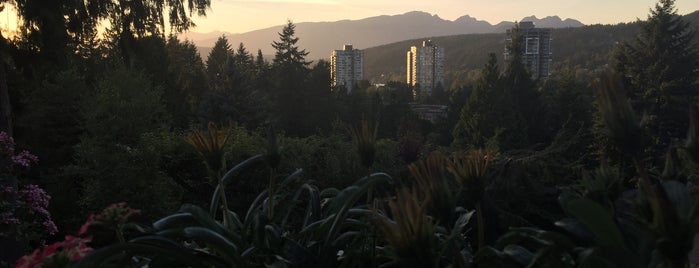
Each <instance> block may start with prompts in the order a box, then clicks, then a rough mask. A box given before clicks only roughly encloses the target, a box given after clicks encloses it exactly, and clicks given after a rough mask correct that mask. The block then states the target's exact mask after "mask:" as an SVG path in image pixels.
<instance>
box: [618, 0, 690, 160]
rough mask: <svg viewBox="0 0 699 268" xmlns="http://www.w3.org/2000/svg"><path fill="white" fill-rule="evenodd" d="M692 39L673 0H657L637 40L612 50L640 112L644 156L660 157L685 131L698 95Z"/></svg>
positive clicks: (635, 107) (636, 107) (635, 106)
mask: <svg viewBox="0 0 699 268" xmlns="http://www.w3.org/2000/svg"><path fill="white" fill-rule="evenodd" d="M693 38H694V31H693V30H692V28H691V27H690V25H689V23H687V22H685V21H683V20H682V17H681V16H679V15H678V14H677V10H676V9H675V5H674V1H673V0H660V1H659V2H658V3H657V4H656V5H655V8H653V9H651V10H650V14H649V16H648V20H647V21H644V22H642V26H641V32H640V33H639V34H638V35H637V36H636V38H635V39H633V40H632V41H631V42H626V43H623V44H622V45H621V46H620V47H619V49H618V50H617V51H616V54H615V59H616V64H615V69H616V71H617V72H619V73H621V74H622V75H623V77H624V78H625V80H626V84H627V85H628V87H629V89H630V97H631V100H632V104H633V106H634V109H635V110H636V111H637V112H638V114H642V115H644V116H643V118H642V121H643V126H644V129H645V132H646V134H647V135H648V139H647V141H648V142H649V144H647V145H648V146H646V148H649V149H648V150H647V152H646V153H647V154H646V156H647V157H650V156H653V157H654V158H656V159H658V158H660V157H659V156H660V155H663V153H664V151H665V150H666V149H667V147H668V146H669V145H671V143H672V142H673V141H675V140H678V139H680V138H682V137H684V135H685V133H686V132H687V126H688V107H689V106H690V104H692V103H693V102H694V101H695V97H696V96H697V93H699V87H698V86H697V84H696V81H697V78H699V73H698V72H699V54H698V52H697V46H696V45H695V43H693Z"/></svg>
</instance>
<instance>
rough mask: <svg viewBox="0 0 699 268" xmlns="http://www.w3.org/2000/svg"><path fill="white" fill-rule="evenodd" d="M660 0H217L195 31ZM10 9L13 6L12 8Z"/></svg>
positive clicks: (496, 18)
mask: <svg viewBox="0 0 699 268" xmlns="http://www.w3.org/2000/svg"><path fill="white" fill-rule="evenodd" d="M656 3H657V0H211V10H209V11H208V12H207V16H206V17H195V18H194V21H195V23H196V24H197V27H196V28H195V29H193V30H192V31H193V32H201V33H207V32H212V31H225V32H230V33H244V32H248V31H253V30H257V29H263V28H267V27H272V26H276V25H282V24H285V23H286V21H287V19H290V20H292V21H293V22H295V23H300V22H319V21H337V20H344V19H350V20H357V19H363V18H367V17H373V16H379V15H397V14H403V13H406V12H409V11H424V12H428V13H430V14H433V15H438V16H439V17H440V18H443V19H447V20H455V19H457V18H459V17H461V16H463V15H469V16H471V17H475V18H477V19H479V20H485V21H488V22H490V23H491V24H496V23H499V22H501V21H504V20H506V21H516V20H521V19H522V18H523V17H526V16H531V15H535V16H537V17H538V18H542V17H545V16H552V15H558V16H559V17H561V18H562V19H566V18H573V19H577V20H579V21H581V22H582V23H584V24H597V23H600V24H615V23H619V22H632V21H635V20H636V19H637V18H640V19H645V18H646V17H647V16H648V11H649V9H650V8H652V7H653V6H654V5H655V4H656ZM675 6H676V7H677V11H678V13H679V14H682V15H684V14H688V13H691V12H693V11H696V10H699V0H676V1H675ZM8 10H9V9H8ZM15 23H16V19H15V17H14V16H12V15H10V14H8V12H7V10H6V11H5V12H2V13H0V27H1V28H2V29H3V32H4V31H5V30H6V29H10V28H14V25H15Z"/></svg>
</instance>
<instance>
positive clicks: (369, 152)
mask: <svg viewBox="0 0 699 268" xmlns="http://www.w3.org/2000/svg"><path fill="white" fill-rule="evenodd" d="M378 130H379V125H378V124H376V125H374V126H373V128H372V127H371V124H370V123H369V121H367V120H362V122H361V123H360V124H359V126H357V127H351V128H350V135H351V136H352V143H353V144H354V147H355V149H356V150H357V154H358V155H359V159H360V160H361V162H362V165H363V166H364V167H366V168H367V169H369V168H371V167H372V166H373V165H374V158H375V156H376V137H377V133H378Z"/></svg>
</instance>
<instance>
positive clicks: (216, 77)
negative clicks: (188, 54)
mask: <svg viewBox="0 0 699 268" xmlns="http://www.w3.org/2000/svg"><path fill="white" fill-rule="evenodd" d="M232 56H233V50H232V49H231V45H230V44H228V39H227V38H226V37H225V36H223V35H222V36H221V37H219V38H218V39H217V40H216V43H215V44H214V47H213V48H212V49H211V52H209V56H208V57H207V58H206V74H207V76H208V77H209V82H210V83H211V88H212V90H222V87H223V86H224V84H225V83H226V81H225V79H226V74H227V73H228V72H229V68H230V67H231V65H230V64H231V63H230V62H231V61H232Z"/></svg>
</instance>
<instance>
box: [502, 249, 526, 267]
mask: <svg viewBox="0 0 699 268" xmlns="http://www.w3.org/2000/svg"><path fill="white" fill-rule="evenodd" d="M502 252H503V253H505V255H507V256H508V257H510V258H511V259H513V260H514V261H516V262H517V263H519V264H520V265H523V266H524V265H528V264H529V263H530V262H531V261H532V259H533V258H534V254H532V253H531V251H529V250H527V249H526V248H524V247H522V246H518V245H508V246H507V247H505V249H503V250H502Z"/></svg>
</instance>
